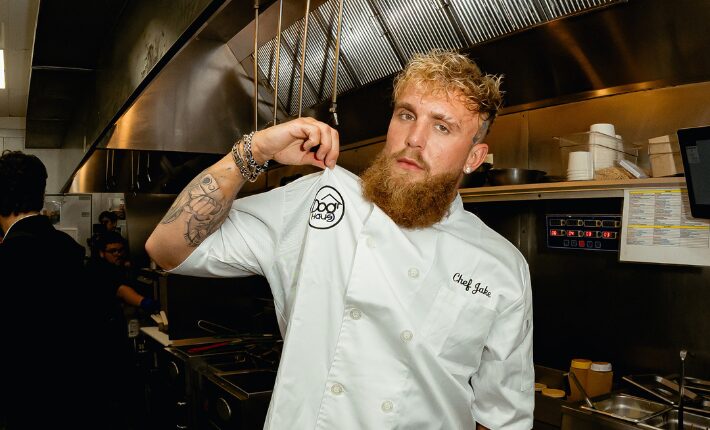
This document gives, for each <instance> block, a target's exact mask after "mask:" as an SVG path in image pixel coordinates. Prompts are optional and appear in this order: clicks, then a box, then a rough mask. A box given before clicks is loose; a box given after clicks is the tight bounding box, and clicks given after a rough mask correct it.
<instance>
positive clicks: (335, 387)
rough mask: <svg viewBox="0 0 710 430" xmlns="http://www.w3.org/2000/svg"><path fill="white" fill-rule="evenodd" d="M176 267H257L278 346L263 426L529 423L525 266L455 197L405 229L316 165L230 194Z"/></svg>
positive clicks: (188, 270) (228, 271)
mask: <svg viewBox="0 0 710 430" xmlns="http://www.w3.org/2000/svg"><path fill="white" fill-rule="evenodd" d="M412 204H417V202H412ZM173 272H174V273H179V274H188V275H193V276H218V277H221V276H245V275H251V274H259V275H263V276H265V277H266V278H267V280H268V282H269V285H270V286H271V289H272V292H273V296H274V303H275V306H276V311H277V318H278V324H279V327H280V329H281V333H282V335H283V338H284V347H283V352H282V356H281V363H280V366H279V370H278V375H277V379H276V385H275V387H274V391H273V395H272V398H271V404H270V407H269V413H268V416H267V419H266V423H265V425H264V428H266V429H299V430H300V429H353V430H361V429H377V430H381V429H426V430H430V429H445V430H451V429H473V428H475V424H474V422H479V423H480V424H482V425H484V426H486V427H489V428H491V429H525V430H527V429H530V428H532V422H533V418H532V414H533V403H534V391H533V385H534V384H533V380H534V375H533V362H532V297H531V291H530V280H529V272H528V266H527V263H526V262H525V260H524V258H523V257H522V255H521V254H520V253H519V252H518V250H517V249H516V248H515V247H514V246H513V245H511V244H510V243H509V242H508V241H507V240H505V239H504V238H503V237H502V236H500V235H499V234H497V233H496V232H494V231H493V230H491V229H490V228H488V227H487V226H486V225H485V224H484V223H483V222H482V221H481V220H480V219H478V217H476V216H475V215H473V214H472V213H470V212H467V211H466V210H464V208H463V203H462V201H461V197H460V196H457V197H456V199H455V201H454V202H453V203H452V205H451V208H450V211H449V215H448V216H447V217H446V218H445V219H443V220H442V221H441V222H439V223H437V224H435V225H434V226H432V227H431V228H426V229H420V230H410V229H403V228H400V227H398V226H397V225H396V224H395V223H394V222H393V221H392V220H391V219H390V218H389V217H388V216H387V215H385V214H384V212H382V211H381V210H380V209H379V208H378V207H377V206H375V205H373V204H372V203H370V202H367V201H366V200H364V199H363V198H362V192H361V185H360V180H359V178H358V177H357V176H355V175H353V174H352V173H350V172H348V171H347V170H345V169H342V168H340V167H336V168H335V169H334V170H329V169H326V170H324V171H323V172H321V173H316V174H313V175H309V176H306V177H304V178H301V179H299V180H297V181H295V182H292V183H291V184H289V185H287V186H284V187H280V188H277V189H274V190H272V191H269V192H267V193H263V194H259V195H254V196H250V197H246V198H242V199H239V200H237V201H235V202H234V204H233V206H232V209H231V211H230V214H229V216H228V218H227V219H226V220H225V222H224V223H223V224H222V226H221V227H220V229H219V230H217V231H216V232H214V233H213V234H212V235H210V236H209V237H208V238H207V239H206V240H205V241H204V242H203V243H202V244H201V245H200V246H199V247H197V248H196V249H195V251H194V252H193V253H192V254H191V255H190V256H189V257H188V258H187V259H186V260H185V261H184V262H183V263H182V264H181V265H180V266H178V267H177V268H175V269H174V270H173Z"/></svg>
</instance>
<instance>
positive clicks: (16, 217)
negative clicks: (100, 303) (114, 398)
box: [0, 151, 105, 430]
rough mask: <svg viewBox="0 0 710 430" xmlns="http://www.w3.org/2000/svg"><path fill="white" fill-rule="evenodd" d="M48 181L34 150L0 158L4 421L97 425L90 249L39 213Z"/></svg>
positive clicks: (0, 408) (11, 429)
mask: <svg viewBox="0 0 710 430" xmlns="http://www.w3.org/2000/svg"><path fill="white" fill-rule="evenodd" d="M46 182H47V169H46V168H45V166H44V164H42V162H41V161H40V160H39V158H37V157H36V156H34V155H28V154H24V153H22V152H20V151H14V152H10V151H5V152H3V154H2V156H0V227H1V228H2V230H3V232H4V241H3V242H2V244H0V274H1V276H2V283H1V284H0V285H1V286H0V290H1V293H2V300H0V339H2V341H3V350H2V354H0V396H1V397H0V417H1V418H0V423H2V421H3V420H4V425H5V428H6V429H7V430H15V429H38V428H53V427H56V426H59V427H66V428H79V429H83V428H97V427H96V426H97V425H98V424H97V422H96V421H94V419H95V418H97V417H100V416H101V415H102V411H104V410H105V409H103V408H104V404H103V403H102V402H103V400H104V396H103V395H102V391H101V389H102V387H101V385H100V378H99V377H97V375H99V369H100V363H99V361H98V358H97V357H98V356H99V352H98V351H97V350H95V349H93V348H87V347H86V346H85V345H88V344H91V343H92V342H93V341H94V340H96V338H95V337H94V334H95V333H94V332H92V325H91V322H92V321H94V314H93V309H94V307H95V302H96V300H95V296H94V295H93V294H92V291H91V290H90V289H89V288H88V285H87V283H86V278H85V272H84V254H85V252H84V248H83V247H82V246H81V245H79V244H78V243H76V242H75V241H74V240H73V239H72V238H71V237H70V236H69V235H68V234H66V233H64V232H61V231H58V230H56V229H55V228H54V227H53V226H52V224H51V222H50V221H49V219H48V218H47V217H46V216H43V215H40V211H41V210H42V206H43V204H44V193H45V186H46ZM67 286H70V287H69V288H68V287H67ZM50 424H51V427H50ZM0 427H2V425H0Z"/></svg>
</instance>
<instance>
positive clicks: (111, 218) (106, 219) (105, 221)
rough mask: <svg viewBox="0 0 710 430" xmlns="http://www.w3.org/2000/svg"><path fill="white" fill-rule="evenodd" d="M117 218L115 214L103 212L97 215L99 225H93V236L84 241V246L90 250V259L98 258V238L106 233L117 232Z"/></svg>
mask: <svg viewBox="0 0 710 430" xmlns="http://www.w3.org/2000/svg"><path fill="white" fill-rule="evenodd" d="M117 225H118V216H117V215H116V213H115V212H111V211H103V212H101V214H99V224H94V234H92V235H91V237H90V238H88V239H86V244H87V245H89V249H91V258H98V257H99V249H98V240H99V236H100V235H101V234H103V233H104V232H107V231H118V230H117V229H116V226H117Z"/></svg>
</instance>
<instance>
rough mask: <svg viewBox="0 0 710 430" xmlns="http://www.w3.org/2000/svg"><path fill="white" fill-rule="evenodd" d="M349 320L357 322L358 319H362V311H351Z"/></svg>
mask: <svg viewBox="0 0 710 430" xmlns="http://www.w3.org/2000/svg"><path fill="white" fill-rule="evenodd" d="M350 318H352V319H354V320H359V319H360V318H362V311H360V309H353V310H351V311H350Z"/></svg>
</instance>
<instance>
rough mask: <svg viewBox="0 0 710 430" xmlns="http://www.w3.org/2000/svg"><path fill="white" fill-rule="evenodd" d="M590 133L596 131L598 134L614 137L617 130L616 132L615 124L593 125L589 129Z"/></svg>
mask: <svg viewBox="0 0 710 430" xmlns="http://www.w3.org/2000/svg"><path fill="white" fill-rule="evenodd" d="M589 131H596V132H597V133H604V134H606V135H609V136H612V137H614V136H615V135H616V130H614V124H607V123H599V124H592V125H591V126H590V127H589Z"/></svg>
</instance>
